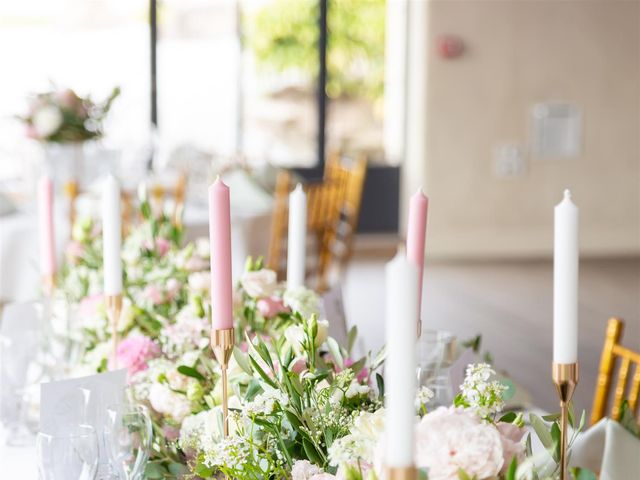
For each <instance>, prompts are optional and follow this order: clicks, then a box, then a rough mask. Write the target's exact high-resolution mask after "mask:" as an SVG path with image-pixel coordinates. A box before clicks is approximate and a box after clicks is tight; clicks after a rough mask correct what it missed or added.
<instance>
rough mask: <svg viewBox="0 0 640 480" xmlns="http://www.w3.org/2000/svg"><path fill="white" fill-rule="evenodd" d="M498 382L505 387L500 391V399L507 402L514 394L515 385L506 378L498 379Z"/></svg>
mask: <svg viewBox="0 0 640 480" xmlns="http://www.w3.org/2000/svg"><path fill="white" fill-rule="evenodd" d="M500 383H502V385H504V386H505V387H507V389H506V390H505V391H504V392H502V400H504V401H505V402H508V401H509V400H511V399H512V398H513V396H514V395H515V394H516V386H515V385H514V383H513V382H512V381H511V380H509V379H508V378H505V379H502V380H500Z"/></svg>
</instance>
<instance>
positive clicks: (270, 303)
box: [257, 297, 289, 318]
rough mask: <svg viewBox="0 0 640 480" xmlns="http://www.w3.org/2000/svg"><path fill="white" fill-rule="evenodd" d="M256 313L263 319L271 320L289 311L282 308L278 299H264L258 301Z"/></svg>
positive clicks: (282, 305) (282, 304)
mask: <svg viewBox="0 0 640 480" xmlns="http://www.w3.org/2000/svg"><path fill="white" fill-rule="evenodd" d="M257 307H258V311H259V312H260V315H262V316H263V317H264V318H272V317H275V316H276V315H278V314H279V313H282V312H287V311H289V309H288V308H287V307H285V306H284V303H282V299H281V298H279V297H266V298H261V299H260V300H258V303H257Z"/></svg>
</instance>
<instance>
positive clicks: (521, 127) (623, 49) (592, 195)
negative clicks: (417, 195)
mask: <svg viewBox="0 0 640 480" xmlns="http://www.w3.org/2000/svg"><path fill="white" fill-rule="evenodd" d="M428 17H429V19H428V24H429V27H428V38H429V45H428V49H427V51H425V55H428V64H427V65H428V68H427V75H428V81H427V112H428V114H427V127H426V130H427V137H426V139H427V145H426V150H427V151H426V163H425V164H424V165H423V166H422V167H423V171H424V177H425V178H424V185H425V187H426V188H425V189H426V191H427V192H428V194H429V196H430V200H431V203H430V209H429V226H428V234H427V243H428V246H427V250H428V252H429V256H430V257H467V256H468V257H487V256H539V255H548V254H550V253H551V246H552V235H553V231H552V227H553V206H554V204H556V203H557V202H558V201H559V200H560V199H561V196H562V191H563V189H564V188H565V187H569V188H571V189H572V191H573V196H574V199H575V202H576V203H577V205H578V206H579V207H580V214H581V247H582V253H583V255H629V254H634V255H637V254H640V140H639V139H640V33H639V31H640V2H639V1H635V0H629V1H624V0H606V1H605V0H595V1H590V0H573V1H571V0H569V1H561V0H557V1H545V0H540V1H535V0H467V1H460V0H433V1H431V2H430V9H429V14H428ZM442 33H450V34H456V35H459V36H460V37H461V38H462V39H463V41H464V42H465V46H466V51H465V53H464V55H463V56H462V57H460V58H458V59H453V60H444V59H442V58H440V57H438V56H437V55H436V53H435V46H434V37H435V36H436V35H438V34H442ZM410 72H411V71H410ZM410 74H411V73H410ZM554 100H555V101H567V102H571V103H575V104H576V105H578V106H579V107H580V108H581V109H582V114H583V123H582V125H583V135H582V153H581V155H580V157H579V158H575V159H561V160H536V159H532V158H531V156H530V155H529V153H528V150H526V145H527V143H528V141H529V135H528V132H529V112H530V109H531V107H532V105H533V104H534V103H537V102H541V101H554ZM505 142H516V143H520V144H522V145H523V146H525V156H526V162H527V172H526V174H525V175H524V176H521V177H517V178H508V179H504V178H502V179H501V178H497V177H496V176H495V175H494V173H493V149H494V147H495V146H497V145H499V144H501V143H505ZM411 170H412V167H411V166H409V171H411ZM416 170H417V171H419V170H418V169H416ZM408 193H410V192H408Z"/></svg>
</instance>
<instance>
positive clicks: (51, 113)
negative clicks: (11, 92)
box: [33, 105, 62, 138]
mask: <svg viewBox="0 0 640 480" xmlns="http://www.w3.org/2000/svg"><path fill="white" fill-rule="evenodd" d="M61 125H62V113H61V112H60V109H59V108H58V107H54V106H53V105H50V106H46V107H42V108H41V109H39V110H38V111H37V112H36V113H35V115H34V116H33V128H34V129H35V131H36V133H37V134H38V137H41V138H46V137H48V136H49V135H52V134H54V133H55V132H56V131H57V130H58V129H59V128H60V126H61Z"/></svg>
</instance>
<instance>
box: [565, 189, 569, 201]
mask: <svg viewBox="0 0 640 480" xmlns="http://www.w3.org/2000/svg"><path fill="white" fill-rule="evenodd" d="M564 198H566V199H568V200H571V190H569V189H568V188H565V189H564Z"/></svg>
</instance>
